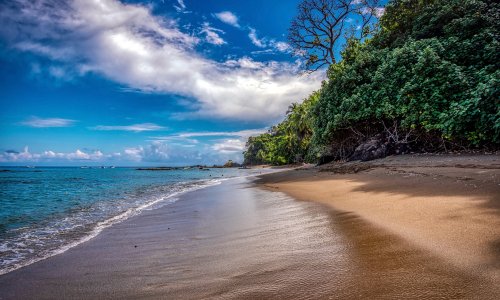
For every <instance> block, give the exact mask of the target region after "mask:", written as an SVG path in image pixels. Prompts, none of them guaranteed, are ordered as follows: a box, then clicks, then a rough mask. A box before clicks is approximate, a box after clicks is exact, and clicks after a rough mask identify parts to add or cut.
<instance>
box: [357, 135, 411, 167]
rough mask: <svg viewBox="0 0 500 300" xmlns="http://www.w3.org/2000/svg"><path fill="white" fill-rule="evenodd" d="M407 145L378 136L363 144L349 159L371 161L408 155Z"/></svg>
mask: <svg viewBox="0 0 500 300" xmlns="http://www.w3.org/2000/svg"><path fill="white" fill-rule="evenodd" d="M408 150H409V147H408V144H407V143H395V142H394V141H392V140H391V139H389V138H387V137H386V136H385V135H383V134H378V135H376V136H373V137H371V138H369V139H368V140H366V141H365V142H363V143H361V144H360V145H359V146H358V147H357V148H356V150H354V153H353V154H352V155H351V157H350V158H349V161H353V160H361V161H369V160H374V159H379V158H384V157H386V156H388V155H393V154H396V155H399V154H405V153H408Z"/></svg>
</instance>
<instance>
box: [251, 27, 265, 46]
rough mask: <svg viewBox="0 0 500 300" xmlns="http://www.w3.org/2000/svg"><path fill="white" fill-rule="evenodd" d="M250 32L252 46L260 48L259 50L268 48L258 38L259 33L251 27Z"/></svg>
mask: <svg viewBox="0 0 500 300" xmlns="http://www.w3.org/2000/svg"><path fill="white" fill-rule="evenodd" d="M249 29H250V32H249V33H248V37H249V38H250V40H251V41H252V44H254V45H255V46H257V47H259V48H264V47H266V44H265V42H264V41H263V40H260V39H259V38H258V37H257V31H256V30H255V29H254V28H252V27H250V28H249Z"/></svg>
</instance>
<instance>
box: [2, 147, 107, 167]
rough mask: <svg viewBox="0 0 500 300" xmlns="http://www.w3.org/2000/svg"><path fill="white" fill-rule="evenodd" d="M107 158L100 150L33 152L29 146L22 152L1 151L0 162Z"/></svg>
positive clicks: (97, 159) (95, 159)
mask: <svg viewBox="0 0 500 300" xmlns="http://www.w3.org/2000/svg"><path fill="white" fill-rule="evenodd" d="M103 158H105V156H104V154H103V153H102V152H101V151H99V150H94V151H91V152H84V151H81V150H80V149H77V150H76V151H75V152H54V151H51V150H49V151H44V152H42V153H31V152H30V151H29V149H28V146H26V147H24V150H23V151H22V152H16V151H5V152H3V153H0V162H19V163H22V162H43V161H61V160H66V161H82V160H83V161H100V160H102V159H103Z"/></svg>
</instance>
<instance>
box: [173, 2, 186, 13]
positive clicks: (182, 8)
mask: <svg viewBox="0 0 500 300" xmlns="http://www.w3.org/2000/svg"><path fill="white" fill-rule="evenodd" d="M174 8H175V10H176V11H177V12H184V11H186V4H184V0H177V5H174Z"/></svg>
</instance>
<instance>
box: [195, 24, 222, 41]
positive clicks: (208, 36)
mask: <svg viewBox="0 0 500 300" xmlns="http://www.w3.org/2000/svg"><path fill="white" fill-rule="evenodd" d="M200 32H201V33H203V34H205V40H206V41H207V43H210V44H214V45H223V44H226V41H224V39H223V38H221V37H220V35H219V33H222V34H224V31H222V30H220V29H217V28H214V27H211V26H210V23H208V22H205V23H203V26H202V28H201V31H200Z"/></svg>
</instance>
